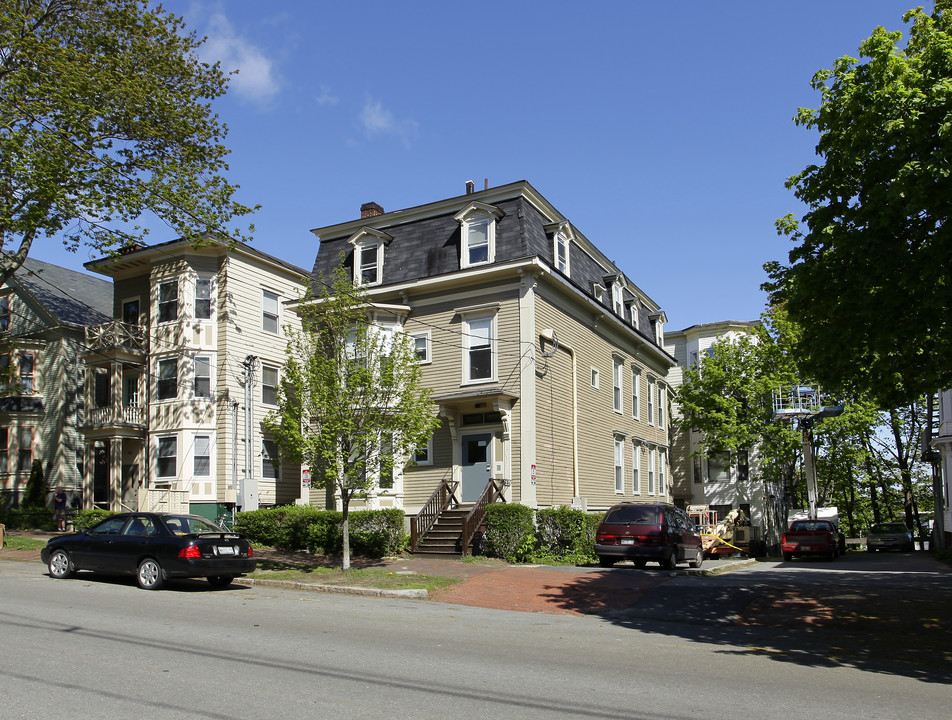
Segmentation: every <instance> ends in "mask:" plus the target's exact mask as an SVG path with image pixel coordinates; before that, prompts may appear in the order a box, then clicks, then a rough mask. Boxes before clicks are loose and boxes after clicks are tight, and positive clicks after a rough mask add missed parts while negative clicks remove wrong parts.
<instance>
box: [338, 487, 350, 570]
mask: <svg viewBox="0 0 952 720" xmlns="http://www.w3.org/2000/svg"><path fill="white" fill-rule="evenodd" d="M340 499H341V505H342V508H343V509H342V511H341V514H342V515H343V519H342V521H341V532H342V533H343V540H344V552H343V557H342V558H341V567H340V569H341V570H343V571H344V572H347V571H348V570H350V519H349V514H350V493H348V492H346V491H344V492H343V493H341V498H340Z"/></svg>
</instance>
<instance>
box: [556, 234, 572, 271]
mask: <svg viewBox="0 0 952 720" xmlns="http://www.w3.org/2000/svg"><path fill="white" fill-rule="evenodd" d="M569 247H570V243H569V239H568V238H567V237H566V236H565V235H563V234H562V233H556V235H555V267H556V268H558V269H559V271H560V272H562V273H564V274H565V275H569Z"/></svg>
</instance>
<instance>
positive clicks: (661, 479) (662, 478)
mask: <svg viewBox="0 0 952 720" xmlns="http://www.w3.org/2000/svg"><path fill="white" fill-rule="evenodd" d="M667 456H668V454H667V453H666V452H665V450H664V449H663V448H662V449H661V450H659V451H658V494H659V495H666V494H667V492H668V489H667V488H666V487H665V486H664V484H665V483H666V482H667V479H666V478H667V473H665V466H666V465H667Z"/></svg>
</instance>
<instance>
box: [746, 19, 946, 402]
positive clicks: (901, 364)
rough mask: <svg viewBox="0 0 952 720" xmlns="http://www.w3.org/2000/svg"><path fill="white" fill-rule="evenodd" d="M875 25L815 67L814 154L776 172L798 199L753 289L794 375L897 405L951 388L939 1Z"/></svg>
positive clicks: (803, 122) (810, 122)
mask: <svg viewBox="0 0 952 720" xmlns="http://www.w3.org/2000/svg"><path fill="white" fill-rule="evenodd" d="M904 20H905V22H906V23H909V24H910V30H909V37H908V42H906V43H905V45H903V44H902V33H900V32H888V31H887V30H885V29H884V28H882V27H879V28H876V30H874V31H873V33H872V35H871V36H870V37H869V38H868V39H867V40H865V41H864V42H863V43H862V45H860V47H859V55H860V59H856V58H853V57H849V56H844V57H842V58H840V59H838V60H837V61H836V62H835V63H834V65H833V69H832V70H820V71H819V72H817V73H816V75H815V76H814V77H813V81H812V86H813V88H814V89H816V90H818V91H819V92H820V93H821V98H822V102H821V105H820V107H819V108H818V109H815V110H813V109H806V108H801V109H800V110H799V112H798V114H797V116H796V118H795V122H796V123H797V125H800V126H803V127H806V128H808V129H810V130H816V131H817V132H818V133H819V140H818V143H817V146H816V152H817V155H818V156H819V157H820V161H819V162H818V163H817V164H812V165H809V166H808V167H807V168H805V169H804V170H803V171H802V172H800V173H799V174H797V175H795V176H793V177H791V178H789V179H788V181H787V186H788V187H789V188H792V189H793V190H794V194H795V195H796V197H797V198H798V199H799V200H801V201H803V203H805V204H806V208H807V211H806V214H805V215H804V216H803V217H802V219H801V221H799V222H798V221H797V220H795V219H794V217H793V216H792V215H788V216H787V217H785V218H782V219H781V220H779V221H778V230H779V231H780V233H781V234H785V235H788V236H789V237H790V238H791V239H792V240H793V241H794V242H795V243H796V247H795V248H794V249H793V250H792V251H791V252H790V254H789V263H788V264H786V265H783V264H781V263H777V262H774V263H768V264H767V265H766V266H765V269H766V270H767V273H768V275H769V277H770V281H769V282H767V283H765V285H764V287H765V289H767V290H768V291H769V292H770V293H771V295H772V301H773V302H774V303H781V302H782V303H783V304H785V306H786V308H787V311H788V312H789V314H790V317H791V318H792V319H793V320H795V321H796V322H797V323H799V324H800V326H801V327H802V333H803V335H802V338H801V342H800V349H801V355H802V361H801V364H802V367H803V369H804V370H805V375H806V376H808V377H812V378H814V379H815V380H816V381H818V382H819V383H821V384H822V385H823V386H824V387H825V388H827V389H831V390H832V389H834V388H841V389H844V390H846V391H849V392H851V393H853V394H869V395H870V396H872V397H874V398H875V399H876V400H878V401H879V403H880V405H881V406H882V407H899V406H902V405H908V404H910V403H912V402H914V401H916V400H917V399H918V398H919V397H920V396H921V395H923V394H927V393H929V392H934V391H936V390H938V389H940V388H943V387H949V386H952V364H950V363H948V362H947V358H948V356H949V354H950V352H952V314H950V313H949V308H950V307H952V278H950V276H949V268H950V267H952V223H950V222H949V220H950V212H952V120H950V118H952V0H936V2H935V6H934V9H933V11H932V13H927V12H925V11H923V10H922V8H919V9H917V10H910V11H909V12H908V13H906V14H905V16H904Z"/></svg>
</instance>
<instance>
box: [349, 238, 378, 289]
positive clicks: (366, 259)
mask: <svg viewBox="0 0 952 720" xmlns="http://www.w3.org/2000/svg"><path fill="white" fill-rule="evenodd" d="M354 258H355V260H354V271H355V272H356V273H357V284H358V285H376V284H378V283H379V282H380V276H381V275H382V272H381V267H380V265H381V264H382V263H381V262H380V260H382V259H383V252H381V248H380V246H379V245H378V244H377V243H367V244H366V245H359V246H357V248H356V249H355V250H354Z"/></svg>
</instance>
